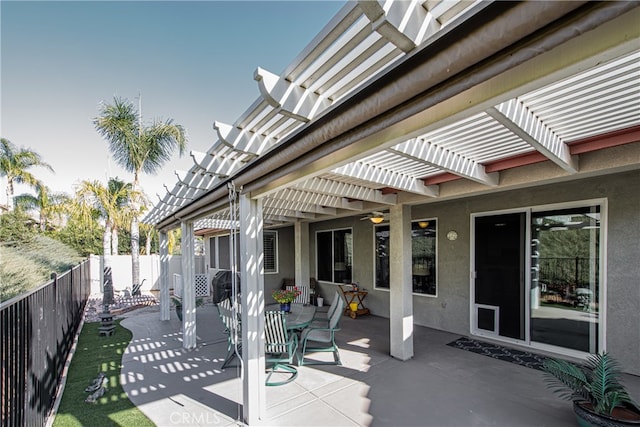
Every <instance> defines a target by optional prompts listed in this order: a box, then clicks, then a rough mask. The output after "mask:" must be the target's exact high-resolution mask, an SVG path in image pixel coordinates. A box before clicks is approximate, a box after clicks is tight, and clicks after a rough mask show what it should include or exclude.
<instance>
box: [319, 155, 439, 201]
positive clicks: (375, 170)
mask: <svg viewBox="0 0 640 427" xmlns="http://www.w3.org/2000/svg"><path fill="white" fill-rule="evenodd" d="M331 172H332V173H335V174H337V175H344V176H348V177H351V178H356V179H361V180H364V181H369V182H371V183H374V184H377V185H380V186H383V187H392V188H395V189H397V190H402V191H406V192H408V193H415V194H420V195H421V196H427V197H437V196H438V194H439V190H438V187H437V186H432V185H430V186H426V185H424V184H423V182H422V181H421V180H420V179H417V178H415V177H412V176H409V175H406V174H403V173H401V172H398V171H394V170H389V169H383V168H381V167H378V166H373V165H368V164H365V163H364V162H362V161H360V160H358V161H355V162H352V163H349V164H347V165H345V166H341V167H339V168H337V169H333V170H332V171H331Z"/></svg>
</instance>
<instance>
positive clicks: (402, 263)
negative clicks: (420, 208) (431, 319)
mask: <svg viewBox="0 0 640 427" xmlns="http://www.w3.org/2000/svg"><path fill="white" fill-rule="evenodd" d="M389 212H390V214H389V216H390V221H389V230H390V233H389V252H390V268H389V270H390V275H391V283H390V291H391V292H390V296H389V322H390V327H389V330H390V337H389V341H390V347H391V348H390V354H391V356H392V357H394V358H396V359H399V360H408V359H410V358H412V357H413V285H412V276H411V258H412V250H411V207H410V206H407V205H394V206H392V207H391V208H390V211H389Z"/></svg>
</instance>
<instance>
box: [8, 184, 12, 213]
mask: <svg viewBox="0 0 640 427" xmlns="http://www.w3.org/2000/svg"><path fill="white" fill-rule="evenodd" d="M7 210H8V211H9V212H13V179H12V178H9V177H7Z"/></svg>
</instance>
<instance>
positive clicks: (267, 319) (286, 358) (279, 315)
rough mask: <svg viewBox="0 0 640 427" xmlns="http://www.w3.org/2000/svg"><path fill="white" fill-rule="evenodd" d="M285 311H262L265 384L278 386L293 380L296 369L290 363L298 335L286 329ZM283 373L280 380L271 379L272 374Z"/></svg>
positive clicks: (295, 375)
mask: <svg viewBox="0 0 640 427" xmlns="http://www.w3.org/2000/svg"><path fill="white" fill-rule="evenodd" d="M285 319H286V317H285V313H284V312H282V311H265V313H264V335H265V337H264V346H265V347H264V353H265V362H266V363H267V364H268V365H271V366H269V367H268V373H267V378H266V383H265V384H266V385H267V386H278V385H283V384H287V383H289V382H291V381H293V380H294V379H295V378H296V377H297V376H298V370H297V369H296V368H295V367H294V366H293V365H292V363H293V360H294V357H295V355H296V350H297V349H298V335H297V334H295V333H292V332H289V331H288V330H287V324H286V320H285ZM280 373H285V374H288V377H287V378H286V379H285V380H282V381H272V380H271V377H272V375H273V374H280Z"/></svg>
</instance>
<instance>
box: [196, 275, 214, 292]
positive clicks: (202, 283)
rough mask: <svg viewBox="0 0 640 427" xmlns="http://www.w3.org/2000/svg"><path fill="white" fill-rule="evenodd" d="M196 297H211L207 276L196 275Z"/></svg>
mask: <svg viewBox="0 0 640 427" xmlns="http://www.w3.org/2000/svg"><path fill="white" fill-rule="evenodd" d="M195 281H196V297H208V296H211V287H210V286H209V275H208V274H206V273H205V274H196V280H195Z"/></svg>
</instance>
